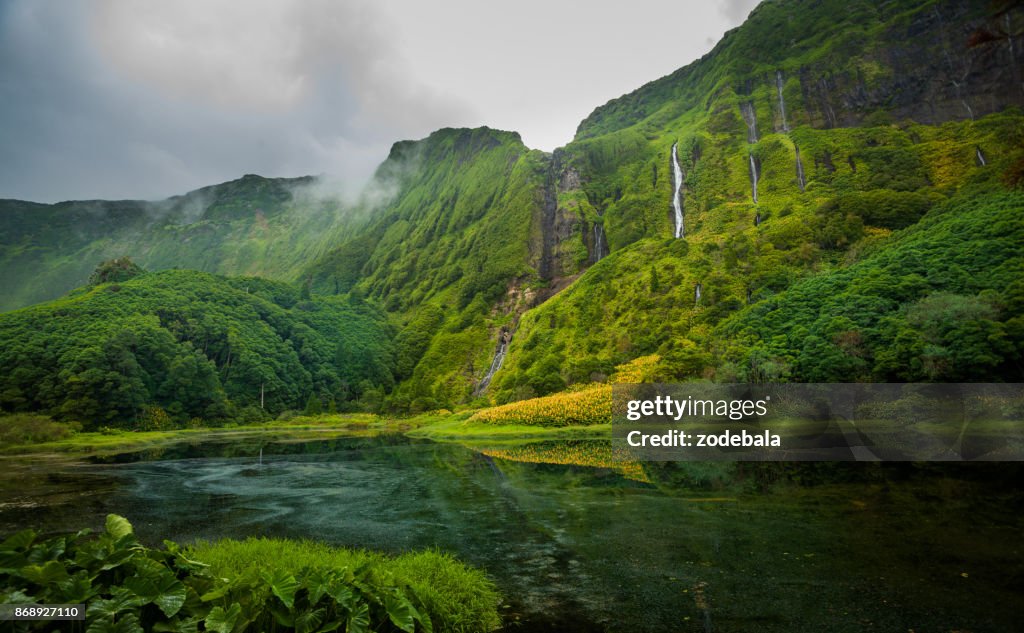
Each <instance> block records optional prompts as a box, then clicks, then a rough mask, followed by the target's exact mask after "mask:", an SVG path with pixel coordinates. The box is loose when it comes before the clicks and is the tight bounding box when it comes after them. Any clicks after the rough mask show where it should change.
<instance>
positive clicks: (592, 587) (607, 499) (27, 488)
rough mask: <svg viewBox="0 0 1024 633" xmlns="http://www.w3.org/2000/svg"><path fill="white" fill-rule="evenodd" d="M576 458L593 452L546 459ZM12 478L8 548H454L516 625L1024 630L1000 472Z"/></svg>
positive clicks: (459, 471) (484, 469) (58, 473)
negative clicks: (98, 541) (115, 522)
mask: <svg viewBox="0 0 1024 633" xmlns="http://www.w3.org/2000/svg"><path fill="white" fill-rule="evenodd" d="M581 447H582V448H581ZM560 448H561V449H562V453H564V454H567V455H576V454H579V453H581V452H582V453H586V452H587V449H586V446H585V444H583V443H580V442H575V443H571V445H569V446H567V447H559V446H557V445H555V446H552V445H550V443H549V445H548V446H546V447H545V450H544V451H534V453H531V454H536V453H540V454H555V453H558V451H559V449H560ZM261 453H262V458H261V457H260V454H261ZM493 454H494V453H493V452H492V455H493ZM499 454H500V453H499ZM570 461H571V460H570ZM579 461H580V462H584V463H585V462H586V460H585V459H582V460H579ZM4 467H5V468H4V471H5V472H4V474H3V475H2V477H0V531H2V532H4V533H9V532H11V531H13V530H16V529H21V528H24V527H35V528H37V529H42V530H44V531H60V530H72V529H78V528H80V527H82V526H83V525H86V524H87V525H90V526H92V527H94V528H99V527H100V526H101V525H102V522H103V517H104V516H105V514H106V513H108V512H116V513H118V514H122V515H124V516H126V517H128V519H129V520H130V521H132V523H133V524H134V525H135V529H136V532H137V533H138V534H139V536H140V537H141V538H142V539H143V540H144V541H146V542H149V543H150V544H154V545H155V544H159V542H160V541H161V540H162V539H165V538H169V539H172V540H175V541H178V542H181V543H187V542H191V541H195V540H197V539H208V540H209V539H217V538H222V537H232V538H243V537H246V536H261V535H266V536H280V537H291V538H310V539H317V540H322V541H327V542H329V543H333V544H336V545H344V546H349V547H362V548H368V549H375V550H384V551H388V552H401V551H405V550H412V549H422V548H439V549H442V550H445V551H449V552H452V553H454V554H456V555H457V556H459V557H460V558H461V559H462V560H464V561H466V562H468V563H470V564H473V565H476V566H479V567H482V568H484V569H486V570H487V572H488V573H489V574H490V575H491V577H493V578H494V580H495V581H496V583H497V584H498V586H499V588H500V590H501V592H502V594H503V595H504V596H505V597H506V603H505V604H504V605H503V608H502V611H503V614H504V616H505V619H506V622H507V629H508V630H512V631H524V632H528V631H695V632H702V633H707V632H709V631H780V632H781V631H787V632H788V631H804V630H829V631H865V630H876V631H904V632H905V631H908V630H914V631H953V630H964V631H974V632H979V631H1013V630H1024V619H1022V616H1021V609H1020V605H1021V604H1022V603H1024V552H1022V547H1021V544H1020V543H1021V536H1022V531H1021V512H1020V509H1021V503H1020V494H1019V492H1016V491H1014V490H1013V489H1012V487H1009V486H1002V487H1000V486H996V487H997V488H1000V489H1002V492H999V493H996V492H992V493H988V492H986V491H987V490H989V489H990V488H991V487H992V483H991V482H992V480H993V477H994V478H995V479H998V478H999V477H1001V476H1002V474H1001V472H1000V471H998V470H994V471H993V470H989V471H986V472H979V471H977V470H974V471H966V472H961V471H957V472H952V473H951V472H950V471H949V468H948V467H943V468H944V469H945V470H941V471H938V472H932V473H925V474H924V475H922V473H920V472H915V473H911V474H908V473H906V472H902V471H901V472H888V471H885V470H884V469H882V470H878V472H877V473H875V474H874V475H872V476H870V477H864V476H863V473H857V472H853V476H854V478H856V479H857V482H856V483H853V482H851V483H843V484H836V483H831V484H827V485H825V484H820V483H819V484H817V485H813V486H808V485H794V484H793V483H791V482H792V479H793V477H792V473H789V474H787V475H786V481H788V482H790V483H787V484H782V483H773V484H771V485H767V484H765V474H764V473H760V475H759V476H758V477H754V476H752V475H750V473H747V474H746V475H744V474H743V473H742V472H740V471H732V472H731V474H729V473H726V475H725V477H724V478H723V476H722V473H721V472H718V473H717V474H716V473H715V472H710V473H709V472H698V473H696V475H695V474H694V473H692V472H685V471H684V470H678V469H683V468H684V467H682V466H680V467H674V466H671V465H658V466H657V470H655V469H654V467H653V466H651V467H650V468H649V469H648V470H649V472H650V476H645V477H637V476H635V474H634V475H633V476H630V475H629V473H624V472H623V471H622V470H620V469H616V468H607V467H596V468H595V467H587V466H578V465H572V464H550V463H529V462H524V461H511V460H509V459H504V458H502V457H497V456H488V455H487V454H484V453H481V452H478V451H474V450H470V449H468V448H464V447H461V446H456V445H449V444H437V443H432V442H427V441H417V440H410V439H408V438H404V437H401V436H383V437H377V438H347V439H341V440H331V441H318V442H303V443H271V444H268V443H266V442H265V441H264V440H258V439H249V440H243V441H239V440H235V441H232V442H230V443H219V444H211V443H206V444H182V445H178V446H175V447H172V448H170V449H165V450H161V451H157V452H149V453H134V454H126V455H122V456H118V457H116V458H111V459H108V460H105V462H104V463H98V462H97V463H91V464H78V465H74V464H68V463H66V462H56V463H53V464H46V463H38V462H35V463H33V462H19V463H17V464H15V463H14V462H11V463H6V464H5V465H4ZM719 468H721V467H719ZM729 468H732V467H729ZM876 468H877V467H876ZM989 468H991V467H989ZM995 468H996V469H998V468H999V467H998V466H996V467H995ZM673 469H676V470H673ZM979 474H980V476H979ZM811 475H813V472H812V473H811ZM799 476H801V477H803V478H804V479H805V480H806V479H807V477H808V474H807V473H806V472H805V473H802V474H801V475H799ZM772 477H776V478H779V475H778V473H776V474H774V475H772ZM830 478H832V479H835V477H834V473H833V474H832V475H830ZM841 478H842V477H840V479H841ZM638 479H639V480H638ZM769 479H770V477H769ZM681 482H686V483H681ZM769 483H770V482H769Z"/></svg>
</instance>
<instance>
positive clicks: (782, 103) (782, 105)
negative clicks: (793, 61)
mask: <svg viewBox="0 0 1024 633" xmlns="http://www.w3.org/2000/svg"><path fill="white" fill-rule="evenodd" d="M775 89H776V90H777V91H778V93H779V113H780V114H782V131H783V132H789V124H788V123H787V122H786V99H785V98H784V97H783V96H782V71H781V70H776V71H775Z"/></svg>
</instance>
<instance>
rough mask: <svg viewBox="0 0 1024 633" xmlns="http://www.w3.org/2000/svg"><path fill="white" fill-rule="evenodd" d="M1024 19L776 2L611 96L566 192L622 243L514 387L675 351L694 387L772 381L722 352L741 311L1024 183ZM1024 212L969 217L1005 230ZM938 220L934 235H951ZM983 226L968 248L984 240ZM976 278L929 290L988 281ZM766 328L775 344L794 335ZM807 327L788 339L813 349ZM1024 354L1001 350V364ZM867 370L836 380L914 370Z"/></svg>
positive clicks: (910, 6)
mask: <svg viewBox="0 0 1024 633" xmlns="http://www.w3.org/2000/svg"><path fill="white" fill-rule="evenodd" d="M1022 24H1024V11H1022V9H1021V8H1020V7H1019V6H1017V5H1015V4H1005V5H1003V6H1002V8H1000V7H999V6H995V5H989V4H987V3H980V2H960V1H937V2H929V3H924V4H920V3H915V2H886V3H871V2H854V3H845V2H844V3H840V2H828V1H819V2H804V1H799V0H779V1H775V2H765V3H763V4H762V5H761V6H760V7H759V8H758V9H757V10H756V11H754V12H753V14H752V15H751V17H750V19H749V20H748V21H747V22H746V23H745V24H744V25H743V26H742V27H740V28H739V29H737V30H735V31H733V32H730V33H729V34H728V35H727V36H726V37H725V38H724V39H723V40H722V42H721V43H719V45H718V46H716V48H715V49H714V51H712V52H711V53H709V54H708V55H707V56H705V57H704V58H703V59H701V60H699V61H697V62H695V63H694V64H691V65H690V66H688V67H686V68H683V69H680V70H679V71H677V72H676V73H673V74H672V75H669V76H668V77H665V78H663V79H660V80H658V81H655V82H653V83H651V84H648V85H647V86H644V87H643V88H641V89H639V90H637V91H636V92H634V93H632V94H630V95H626V96H624V97H622V98H620V99H617V100H614V101H612V102H610V103H609V104H607V105H605V106H602V107H601V108H598V109H597V110H596V111H595V112H594V114H592V115H591V116H590V117H589V118H588V119H587V120H586V121H584V122H583V123H582V124H581V125H580V127H579V130H578V132H577V136H576V139H575V140H574V141H573V142H572V143H570V144H569V145H568V146H567V147H565V148H564V149H563V150H561V151H560V152H559V157H560V160H561V163H562V165H563V171H564V173H567V174H571V176H572V179H573V180H574V181H576V182H578V183H579V184H578V187H577V188H575V189H572V190H569V191H566V192H564V193H563V194H562V196H561V197H563V198H565V199H572V200H574V201H576V204H577V206H578V208H580V209H586V212H585V213H584V214H581V221H582V222H583V223H584V229H585V230H584V234H587V233H588V232H589V230H590V229H591V227H594V228H595V229H597V228H599V229H600V230H601V233H602V234H603V236H604V237H605V238H606V245H605V246H604V248H607V249H608V250H610V253H611V254H610V255H609V256H607V257H604V259H602V260H601V262H600V263H599V264H598V265H596V266H594V267H593V268H592V269H591V270H589V271H588V272H587V273H586V274H584V275H583V277H581V278H580V280H579V281H578V282H577V283H576V284H575V285H574V286H573V287H571V288H570V289H569V291H567V292H565V293H562V294H561V295H559V296H556V297H555V298H553V299H552V300H551V301H549V302H548V303H547V304H545V305H544V306H542V307H540V308H538V309H537V310H535V311H533V312H531V313H529V314H527V315H526V316H525V317H524V318H523V319H522V322H521V326H520V329H519V331H518V332H517V334H516V337H515V341H514V342H513V344H512V345H511V346H510V350H509V353H508V357H507V359H506V361H505V363H504V364H503V368H502V371H501V372H499V374H498V376H496V377H495V379H494V381H493V383H492V384H493V387H492V392H493V394H492V395H494V396H495V397H496V398H497V399H498V400H499V401H503V400H508V399H515V398H521V397H529V396H532V395H535V394H543V393H548V392H550V391H553V390H557V389H559V388H561V387H563V386H564V385H566V384H571V383H574V382H584V381H588V380H591V379H601V378H602V377H603V376H605V375H607V374H608V372H609V371H610V370H611V368H612V367H614V366H615V365H616V364H619V363H621V362H624V361H626V360H628V359H630V358H634V357H636V356H639V355H643V354H650V353H653V352H660V353H661V354H662V355H663V356H664V357H665V358H666V361H665V362H666V364H667V365H668V366H667V368H666V371H667V374H666V375H671V376H674V377H676V378H686V377H695V376H696V377H700V376H706V377H716V378H725V379H734V378H737V377H743V378H747V377H751V378H753V377H758V376H760V377H763V376H762V375H761V374H758V372H751V371H747V370H745V369H744V365H743V363H749V362H750V359H751V356H750V353H751V352H750V350H751V349H757V348H758V345H759V344H758V343H756V342H754V341H752V340H747V341H746V342H745V343H744V344H743V345H739V346H737V347H736V348H730V349H732V351H731V352H730V353H729V354H728V355H727V356H723V355H722V351H723V349H725V348H726V347H727V345H726V339H727V338H728V337H729V336H731V335H732V334H735V333H736V332H737V331H736V330H728V329H724V328H723V329H716V326H717V324H718V323H719V322H721V321H722V320H723V319H727V318H729V317H730V315H732V314H734V313H736V312H737V311H739V310H742V309H743V308H744V307H745V306H747V305H751V304H757V303H758V302H759V301H763V300H767V299H770V298H771V297H773V296H774V295H776V294H777V293H779V292H781V291H783V290H785V289H786V288H789V287H790V286H791V285H792V284H793V283H795V282H798V281H800V280H801V279H804V278H807V277H808V276H809V275H810V276H813V275H815V274H817V273H825V272H827V271H830V270H834V269H837V268H844V267H845V266H848V265H849V264H851V263H853V262H856V261H857V260H858V259H859V258H861V257H862V256H863V254H864V253H867V252H872V253H875V252H878V251H880V250H882V251H884V250H885V249H887V248H894V249H899V248H901V246H900V245H899V244H900V243H899V242H897V241H893V239H892V237H891V235H892V232H893V231H894V230H899V229H902V228H904V227H907V226H912V225H914V224H915V223H917V222H918V220H919V219H920V218H922V217H925V216H926V214H928V213H929V210H931V209H941V208H946V205H945V203H944V201H945V200H947V199H948V198H950V197H957V200H958V201H959V202H958V203H957V204H960V205H961V206H960V207H958V208H964V207H963V206H962V205H963V204H966V202H965V201H968V200H970V199H971V198H973V197H976V196H978V195H979V194H980V193H983V192H985V191H988V190H998V189H1003V188H1004V187H1005V186H1007V183H1008V184H1010V185H1011V186H1012V185H1013V184H1014V183H1017V182H1019V181H1020V175H1021V173H1022V169H1021V167H1022V166H1024V149H1022V148H1024V117H1022V115H1021V112H1020V110H1019V109H1018V108H1019V107H1020V106H1021V105H1022V104H1024V84H1022V83H1021V82H1020V81H1018V80H1017V77H1019V76H1020V73H1021V70H1022V68H1021V63H1022V61H1024V51H1022V50H1021V43H1022V42H1021V41H1020V39H1021V38H1020V37H1019V35H1020V33H1019V31H1020V30H1021V25H1022ZM958 193H959V194H960V195H959V196H958ZM677 201H678V209H677V208H676V202H677ZM1019 204H1020V199H1019V198H1015V197H1011V198H1008V199H1007V202H1005V203H1001V204H996V205H992V204H988V203H981V202H980V203H979V206H978V207H977V209H975V208H974V207H969V208H971V209H972V214H974V215H975V216H977V217H975V221H977V222H984V220H983V219H981V218H984V217H985V214H986V213H993V214H994V213H996V212H997V209H1002V208H1003V205H1010V206H1011V207H1014V205H1019ZM978 214H980V215H978ZM680 220H681V223H680ZM928 227H929V228H928V229H927V230H924V231H923V232H922V233H921V234H919V237H918V239H920V240H923V241H925V242H927V241H928V240H930V239H932V232H931V231H939V233H936V234H935V239H937V240H938V239H941V237H940V236H941V229H940V228H938V226H935V225H928ZM680 234H681V235H682V237H683V239H674V236H677V235H680ZM966 239H967V243H963V244H960V245H959V246H960V248H963V249H965V250H967V251H969V252H973V249H975V248H984V247H983V246H982V245H981V244H980V239H981V238H980V237H979V238H978V239H979V243H978V244H975V243H973V242H971V240H972V239H973V238H972V237H971V236H967V237H966ZM890 242H892V243H891V244H890ZM595 244H596V240H595V241H592V242H591V243H590V244H589V245H588V246H589V247H590V249H591V252H592V253H594V252H595V250H596V248H595ZM603 254H604V253H602V255H603ZM1002 256H1003V257H1010V255H1009V254H1007V253H1006V252H1005V251H1003V252H1002ZM1003 265H1009V264H1007V262H1006V261H992V260H986V261H985V263H984V266H980V265H979V266H974V268H973V272H974V273H976V274H984V272H985V270H986V269H985V266H993V267H998V266H1003ZM859 270H861V271H867V270H871V268H870V267H867V268H861V269H859ZM864 274H867V273H864ZM972 288H973V289H971V288H963V287H956V286H955V284H952V285H943V284H942V283H937V282H936V283H934V284H933V285H931V286H929V290H930V291H932V292H934V291H940V290H947V291H949V292H953V293H959V292H962V291H964V290H968V291H969V293H970V294H972V295H973V294H976V293H977V292H978V291H979V290H980V289H981V288H982V287H981V286H977V287H972ZM925 294H928V293H927V292H926V293H925ZM799 296H801V297H802V298H803V300H805V301H812V302H820V305H819V308H820V309H819V310H818V312H816V313H821V314H827V313H828V311H829V310H836V309H837V306H836V305H835V304H829V303H827V301H826V299H827V298H826V297H816V298H808V297H807V296H806V295H799ZM921 298H922V296H918V295H915V296H913V297H912V296H909V295H908V296H907V297H905V298H904V301H905V302H908V304H909V303H912V302H914V301H917V300H920V299H921ZM897 307H898V308H899V309H903V310H909V309H910V306H909V305H904V304H903V303H899V304H898V306H897ZM752 309H753V308H752ZM997 312H998V311H997ZM871 314H874V316H873V317H872V316H870V315H871ZM987 314H989V316H991V317H992V318H993V319H995V320H996V321H998V320H999V319H1001V318H1005V316H1006V315H1005V314H1002V313H1000V316H998V317H997V316H996V313H987ZM881 316H882V315H881V314H875V313H871V312H870V311H869V310H866V311H865V313H864V314H863V315H861V318H860V321H861V323H862V324H863V323H864V322H865V321H866V320H870V318H881ZM745 331H746V332H747V334H749V330H745ZM754 331H755V332H756V335H757V336H760V337H764V341H765V342H764V343H761V344H760V345H768V346H769V347H771V343H770V341H771V337H772V336H775V335H776V334H777V332H775V331H772V330H770V329H765V330H760V331H758V330H756V329H755V330H754ZM752 336H753V335H752ZM797 338H799V337H797ZM797 338H791V339H789V340H788V343H787V345H791V346H795V347H796V349H797V350H799V349H802V348H803V343H802V342H800V341H799V340H797ZM996 347H998V346H996ZM773 349H774V348H773ZM776 352H778V350H776ZM1013 353H1015V352H1012V351H1007V349H1003V350H1002V351H1001V352H998V353H996V356H998V361H997V362H996V364H995V365H994V367H1001V368H1004V369H1005V368H1006V367H1007V365H1006V363H1007V362H1010V360H1009V359H1010V358H1012V354H1013ZM790 355H793V356H794V357H795V356H798V355H799V351H793V350H790ZM1007 355H1009V356H1007ZM775 356H776V357H778V356H779V354H778V353H775ZM865 362H866V361H865ZM726 365H727V366H726ZM1011 365H1012V362H1011ZM787 366H789V367H790V368H792V363H790V364H789V365H787ZM858 367H859V369H858V370H857V371H853V370H852V369H851V370H850V371H848V372H845V373H843V372H839V374H833V375H831V379H849V380H852V379H857V378H863V377H871V376H874V377H884V378H892V374H891V373H886V372H885V371H881V370H880V369H879V370H878V371H877V372H876V371H875V370H874V368H872V367H868V368H867V369H865V368H864V367H863V366H860V365H858ZM961 369H963V368H961ZM787 371H788V370H787ZM840 374H841V375H840ZM953 374H956V372H955V371H954V372H952V373H950V374H945V375H946V376H947V377H948V376H949V375H953ZM996 374H998V372H996ZM788 375H789V377H791V378H793V379H805V380H806V379H809V378H808V377H809V376H811V375H812V374H809V373H808V374H805V373H801V372H799V371H798V372H795V373H793V372H790V373H789V374H788ZM915 375H916V376H917V377H919V378H923V377H926V376H925V375H924V374H921V373H918V374H915ZM942 375H943V374H941V373H939V374H933V375H932V377H935V378H938V377H941V376H942ZM990 377H991V375H990Z"/></svg>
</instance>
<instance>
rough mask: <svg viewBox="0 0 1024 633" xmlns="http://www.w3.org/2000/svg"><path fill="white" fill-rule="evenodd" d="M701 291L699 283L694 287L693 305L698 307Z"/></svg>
mask: <svg viewBox="0 0 1024 633" xmlns="http://www.w3.org/2000/svg"><path fill="white" fill-rule="evenodd" d="M700 291H701V285H700V282H699V281H698V282H697V285H696V286H694V287H693V305H698V304H699V303H700Z"/></svg>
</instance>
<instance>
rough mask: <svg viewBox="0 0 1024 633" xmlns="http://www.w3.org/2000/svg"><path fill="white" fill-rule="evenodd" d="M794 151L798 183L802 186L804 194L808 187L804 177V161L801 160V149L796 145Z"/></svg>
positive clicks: (801, 189)
mask: <svg viewBox="0 0 1024 633" xmlns="http://www.w3.org/2000/svg"><path fill="white" fill-rule="evenodd" d="M793 149H795V150H796V182H797V184H799V185H800V191H801V192H802V191H803V190H804V189H805V188H806V187H807V178H805V177H804V161H802V160H800V148H799V147H797V146H796V145H794V146H793Z"/></svg>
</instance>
